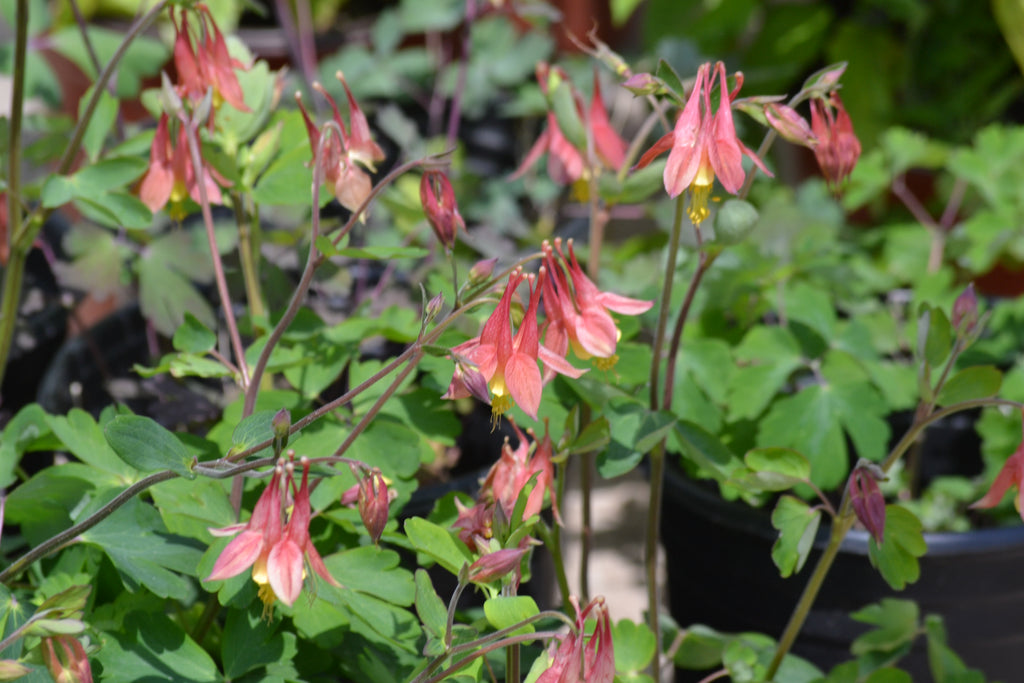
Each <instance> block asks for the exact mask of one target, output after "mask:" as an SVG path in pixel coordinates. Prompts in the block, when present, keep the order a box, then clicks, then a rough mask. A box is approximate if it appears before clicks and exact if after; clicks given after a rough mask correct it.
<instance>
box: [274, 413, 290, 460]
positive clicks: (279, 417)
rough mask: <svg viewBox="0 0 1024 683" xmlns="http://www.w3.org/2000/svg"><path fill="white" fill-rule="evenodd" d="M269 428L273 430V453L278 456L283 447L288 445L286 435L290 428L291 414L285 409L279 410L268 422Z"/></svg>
mask: <svg viewBox="0 0 1024 683" xmlns="http://www.w3.org/2000/svg"><path fill="white" fill-rule="evenodd" d="M270 426H271V427H272V428H273V429H274V451H275V452H276V453H277V454H278V455H280V454H281V451H283V450H284V448H285V446H287V445H288V433H289V431H290V430H291V427H292V414H291V413H289V412H288V409H287V408H281V410H279V411H277V413H275V414H274V417H273V418H271V420H270Z"/></svg>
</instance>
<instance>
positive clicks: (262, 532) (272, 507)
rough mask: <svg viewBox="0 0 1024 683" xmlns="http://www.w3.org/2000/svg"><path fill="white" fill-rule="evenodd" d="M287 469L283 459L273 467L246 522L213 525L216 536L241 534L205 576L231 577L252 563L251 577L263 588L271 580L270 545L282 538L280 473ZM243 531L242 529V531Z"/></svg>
mask: <svg viewBox="0 0 1024 683" xmlns="http://www.w3.org/2000/svg"><path fill="white" fill-rule="evenodd" d="M283 473H284V464H283V461H279V462H278V464H277V466H276V467H274V474H273V476H271V478H270V483H268V484H267V487H266V488H265V489H263V493H262V494H260V497H259V500H257V501H256V505H255V506H253V509H252V516H251V517H250V518H249V521H248V522H247V523H245V524H233V525H231V526H227V527H224V528H222V529H210V530H209V532H210V533H211V534H213V535H214V536H230V535H232V534H238V536H236V537H235V538H234V540H232V541H231V542H230V543H228V545H227V547H225V548H224V550H222V551H221V554H220V556H219V557H218V558H217V561H216V562H215V563H214V565H213V571H211V572H210V575H209V576H207V577H206V580H207V581H222V580H224V579H230V578H231V577H233V576H237V575H239V574H241V573H242V572H244V571H245V570H246V569H248V568H249V567H252V578H253V580H254V581H255V582H256V583H257V584H259V585H260V588H261V592H262V590H263V587H264V586H267V585H268V584H269V581H268V579H267V568H266V565H267V557H268V556H269V555H270V549H271V548H272V547H273V546H274V545H275V544H276V543H277V542H278V540H279V539H280V538H281V533H282V527H283V525H282V520H281V476H282V475H283ZM239 532H241V533H239Z"/></svg>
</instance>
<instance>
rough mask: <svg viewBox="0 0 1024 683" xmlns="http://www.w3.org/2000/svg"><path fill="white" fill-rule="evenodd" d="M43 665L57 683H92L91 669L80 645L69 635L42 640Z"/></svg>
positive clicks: (87, 657)
mask: <svg viewBox="0 0 1024 683" xmlns="http://www.w3.org/2000/svg"><path fill="white" fill-rule="evenodd" d="M42 653H43V663H44V664H46V668H47V670H48V671H49V672H50V675H51V676H52V677H53V680H54V681H58V683H92V667H91V666H90V665H89V656H88V655H87V654H86V652H85V648H84V647H83V646H82V643H81V642H80V641H79V640H78V638H75V637H74V636H70V635H55V636H49V637H46V638H43V642H42Z"/></svg>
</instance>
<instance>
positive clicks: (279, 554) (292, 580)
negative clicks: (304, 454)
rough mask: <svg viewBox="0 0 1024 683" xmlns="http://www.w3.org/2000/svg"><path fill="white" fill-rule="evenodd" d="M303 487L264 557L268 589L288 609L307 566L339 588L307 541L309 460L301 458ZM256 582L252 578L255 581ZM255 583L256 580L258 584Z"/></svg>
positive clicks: (298, 588) (318, 554)
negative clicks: (282, 528) (284, 523)
mask: <svg viewBox="0 0 1024 683" xmlns="http://www.w3.org/2000/svg"><path fill="white" fill-rule="evenodd" d="M301 464H302V483H301V485H300V486H299V488H298V490H297V491H296V492H295V502H294V504H293V505H292V513H291V515H290V516H289V517H288V524H287V525H285V528H284V532H283V533H282V534H281V536H280V537H279V538H278V540H277V542H276V543H274V544H273V546H272V547H271V548H270V553H269V554H268V556H267V563H266V573H267V580H268V582H269V583H270V588H271V589H272V590H273V591H274V595H275V596H276V597H277V598H278V599H279V600H280V601H281V602H283V603H284V604H286V605H291V604H292V603H294V602H295V600H296V599H297V598H298V597H299V593H301V592H302V581H303V579H304V578H305V576H306V564H307V563H308V564H309V567H310V568H312V570H313V571H314V572H316V573H317V574H318V575H319V576H320V578H322V579H323V580H324V581H326V582H327V583H329V584H331V585H332V586H340V585H341V584H339V583H338V582H337V581H336V580H335V579H334V577H333V576H331V573H330V572H329V571H327V567H326V566H325V565H324V561H323V559H322V558H321V557H320V553H318V552H317V550H316V547H314V545H313V542H312V540H310V537H309V522H310V519H311V517H312V510H311V508H310V504H309V459H308V458H302V460H301ZM288 480H289V483H290V484H291V488H293V489H294V486H295V481H294V478H293V475H292V473H291V472H289V474H288ZM254 578H255V577H254ZM257 582H258V580H257Z"/></svg>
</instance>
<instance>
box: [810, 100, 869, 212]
mask: <svg viewBox="0 0 1024 683" xmlns="http://www.w3.org/2000/svg"><path fill="white" fill-rule="evenodd" d="M811 130H812V131H814V135H815V137H817V138H818V144H817V145H815V147H814V156H815V158H816V159H817V160H818V166H820V167H821V172H822V173H824V174H825V181H826V182H827V183H828V184H829V187H831V188H832V190H833V191H834V192H835V191H838V188H839V187H840V186H841V185H842V183H843V181H844V180H846V178H847V176H849V175H850V173H852V172H853V167H854V166H856V165H857V159H859V158H860V140H858V139H857V135H856V134H855V133H854V132H853V122H852V121H851V120H850V115H849V114H848V113H846V109H845V108H844V107H843V101H842V100H841V99H840V98H839V93H837V92H832V93H831V94H830V95H829V97H828V99H827V100H823V99H815V100H811Z"/></svg>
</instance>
